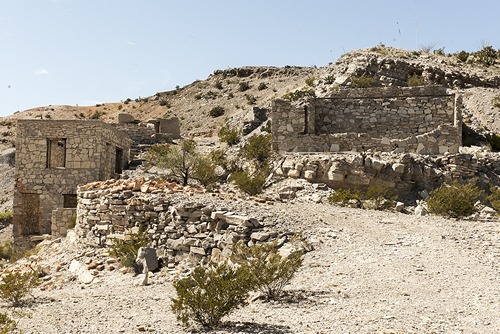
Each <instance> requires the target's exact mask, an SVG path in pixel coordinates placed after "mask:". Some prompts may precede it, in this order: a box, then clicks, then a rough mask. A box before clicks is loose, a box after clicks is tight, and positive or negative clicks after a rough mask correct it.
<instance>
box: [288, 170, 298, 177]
mask: <svg viewBox="0 0 500 334" xmlns="http://www.w3.org/2000/svg"><path fill="white" fill-rule="evenodd" d="M288 177H293V178H299V177H300V171H299V170H297V169H291V170H289V171H288Z"/></svg>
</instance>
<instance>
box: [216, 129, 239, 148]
mask: <svg viewBox="0 0 500 334" xmlns="http://www.w3.org/2000/svg"><path fill="white" fill-rule="evenodd" d="M217 134H218V136H219V139H220V141H222V142H224V143H226V144H228V145H229V146H234V145H236V144H238V143H239V142H240V132H239V131H238V129H237V128H236V127H233V126H231V125H229V124H225V125H223V126H222V127H221V128H220V129H219V132H218V133H217Z"/></svg>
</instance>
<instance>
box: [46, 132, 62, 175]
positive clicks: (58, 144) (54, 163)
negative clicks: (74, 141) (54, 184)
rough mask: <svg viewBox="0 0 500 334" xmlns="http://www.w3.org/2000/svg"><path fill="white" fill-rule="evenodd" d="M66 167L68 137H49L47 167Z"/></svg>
mask: <svg viewBox="0 0 500 334" xmlns="http://www.w3.org/2000/svg"><path fill="white" fill-rule="evenodd" d="M54 167H66V139H62V138H59V139H47V168H54Z"/></svg>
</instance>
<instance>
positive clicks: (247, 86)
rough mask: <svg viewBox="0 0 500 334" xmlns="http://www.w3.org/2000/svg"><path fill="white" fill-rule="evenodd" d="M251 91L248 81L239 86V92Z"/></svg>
mask: <svg viewBox="0 0 500 334" xmlns="http://www.w3.org/2000/svg"><path fill="white" fill-rule="evenodd" d="M249 89H250V84H249V83H248V82H247V81H242V82H240V83H239V85H238V90H239V91H240V92H244V91H247V90H249Z"/></svg>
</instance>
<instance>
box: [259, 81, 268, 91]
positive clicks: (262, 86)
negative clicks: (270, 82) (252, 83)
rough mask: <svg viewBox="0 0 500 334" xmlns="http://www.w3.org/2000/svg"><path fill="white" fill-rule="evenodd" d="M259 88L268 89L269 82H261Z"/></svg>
mask: <svg viewBox="0 0 500 334" xmlns="http://www.w3.org/2000/svg"><path fill="white" fill-rule="evenodd" d="M257 89H258V90H264V89H267V84H266V83H265V82H261V83H260V84H259V86H258V87H257Z"/></svg>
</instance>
